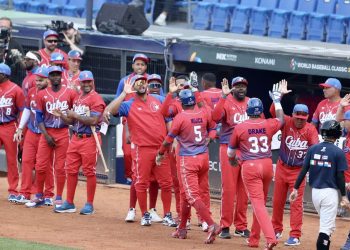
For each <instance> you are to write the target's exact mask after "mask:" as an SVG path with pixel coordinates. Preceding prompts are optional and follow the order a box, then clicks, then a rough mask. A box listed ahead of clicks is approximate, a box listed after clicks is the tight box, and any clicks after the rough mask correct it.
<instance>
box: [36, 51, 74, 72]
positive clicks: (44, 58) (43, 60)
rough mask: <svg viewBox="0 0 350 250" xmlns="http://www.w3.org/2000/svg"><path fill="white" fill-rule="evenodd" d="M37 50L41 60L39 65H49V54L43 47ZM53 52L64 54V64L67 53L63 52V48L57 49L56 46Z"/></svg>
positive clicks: (66, 59)
mask: <svg viewBox="0 0 350 250" xmlns="http://www.w3.org/2000/svg"><path fill="white" fill-rule="evenodd" d="M38 52H39V54H40V56H41V62H40V64H39V66H42V65H45V66H47V67H49V66H50V57H51V55H49V54H47V53H46V51H45V48H42V49H40V50H39V51H38ZM53 52H56V53H60V54H62V55H63V56H64V61H65V64H66V65H67V61H68V55H67V54H66V52H64V51H63V50H60V49H57V48H56V49H55V50H54V51H53Z"/></svg>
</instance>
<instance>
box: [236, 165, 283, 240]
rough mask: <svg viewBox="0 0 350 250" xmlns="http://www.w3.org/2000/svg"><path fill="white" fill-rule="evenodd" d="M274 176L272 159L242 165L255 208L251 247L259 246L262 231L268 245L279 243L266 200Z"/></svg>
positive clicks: (249, 194)
mask: <svg viewBox="0 0 350 250" xmlns="http://www.w3.org/2000/svg"><path fill="white" fill-rule="evenodd" d="M272 176H273V168H272V161H271V159H266V158H265V159H258V160H248V161H244V162H243V164H242V178H243V183H244V186H245V188H246V190H247V193H248V197H249V199H250V202H251V204H252V207H253V211H254V216H253V225H252V229H251V234H250V238H249V246H252V247H256V246H258V245H259V240H260V229H261V230H262V231H263V233H264V235H265V238H266V241H267V243H274V242H277V240H276V236H275V232H274V230H273V226H272V222H271V220H270V218H269V214H268V212H267V209H266V206H265V205H266V198H267V193H268V191H269V186H270V182H271V180H272Z"/></svg>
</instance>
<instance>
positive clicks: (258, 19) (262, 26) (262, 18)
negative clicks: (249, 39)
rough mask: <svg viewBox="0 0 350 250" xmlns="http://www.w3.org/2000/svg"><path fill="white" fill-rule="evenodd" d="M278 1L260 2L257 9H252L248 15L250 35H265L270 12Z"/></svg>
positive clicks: (264, 0) (263, 0)
mask: <svg viewBox="0 0 350 250" xmlns="http://www.w3.org/2000/svg"><path fill="white" fill-rule="evenodd" d="M278 2H279V0H261V1H260V4H259V7H253V8H252V12H251V14H250V23H249V24H250V32H249V33H250V34H253V35H260V36H265V35H267V30H268V23H269V20H270V18H271V13H272V10H273V9H275V8H277V6H278Z"/></svg>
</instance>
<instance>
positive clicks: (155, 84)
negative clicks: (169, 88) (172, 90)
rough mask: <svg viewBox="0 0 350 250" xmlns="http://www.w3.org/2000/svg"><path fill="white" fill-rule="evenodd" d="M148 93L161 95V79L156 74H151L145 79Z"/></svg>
mask: <svg viewBox="0 0 350 250" xmlns="http://www.w3.org/2000/svg"><path fill="white" fill-rule="evenodd" d="M147 84H148V93H150V94H155V95H161V93H160V91H161V89H162V84H163V81H162V78H161V76H160V75H158V74H151V75H148V77H147Z"/></svg>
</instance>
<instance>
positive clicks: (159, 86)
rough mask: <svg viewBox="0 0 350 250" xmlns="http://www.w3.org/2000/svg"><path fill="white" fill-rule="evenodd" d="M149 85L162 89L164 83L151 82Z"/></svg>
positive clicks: (152, 87)
mask: <svg viewBox="0 0 350 250" xmlns="http://www.w3.org/2000/svg"><path fill="white" fill-rule="evenodd" d="M148 86H149V87H150V88H151V89H160V88H161V87H162V84H160V83H150V84H148Z"/></svg>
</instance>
